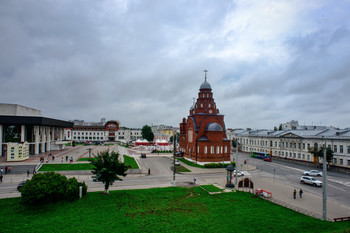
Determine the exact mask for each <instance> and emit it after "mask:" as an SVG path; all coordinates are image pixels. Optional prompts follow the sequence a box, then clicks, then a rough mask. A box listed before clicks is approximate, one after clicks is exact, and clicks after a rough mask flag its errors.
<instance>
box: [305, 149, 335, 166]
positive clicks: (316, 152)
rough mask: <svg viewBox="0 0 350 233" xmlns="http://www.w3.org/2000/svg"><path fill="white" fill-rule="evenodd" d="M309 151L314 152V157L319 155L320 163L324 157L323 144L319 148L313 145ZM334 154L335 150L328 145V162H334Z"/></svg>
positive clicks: (318, 160)
mask: <svg viewBox="0 0 350 233" xmlns="http://www.w3.org/2000/svg"><path fill="white" fill-rule="evenodd" d="M309 153H310V154H312V155H313V156H314V157H317V163H318V164H319V163H320V158H323V146H321V148H318V147H317V146H315V147H311V148H310V149H309ZM333 155H334V151H333V150H332V149H331V148H330V147H327V148H326V160H327V163H328V164H329V163H330V162H332V160H333Z"/></svg>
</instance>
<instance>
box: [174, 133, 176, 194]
mask: <svg viewBox="0 0 350 233" xmlns="http://www.w3.org/2000/svg"><path fill="white" fill-rule="evenodd" d="M173 141H174V156H173V157H174V161H173V171H174V173H173V186H174V187H175V186H176V181H175V171H176V167H175V153H176V144H175V143H176V133H175V131H174V137H173Z"/></svg>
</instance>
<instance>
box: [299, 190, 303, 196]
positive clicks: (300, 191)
mask: <svg viewBox="0 0 350 233" xmlns="http://www.w3.org/2000/svg"><path fill="white" fill-rule="evenodd" d="M299 197H300V198H303V190H302V189H300V190H299Z"/></svg>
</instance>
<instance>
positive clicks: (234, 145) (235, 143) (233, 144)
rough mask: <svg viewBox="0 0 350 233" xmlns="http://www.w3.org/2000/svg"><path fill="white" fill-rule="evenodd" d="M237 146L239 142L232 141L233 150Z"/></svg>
mask: <svg viewBox="0 0 350 233" xmlns="http://www.w3.org/2000/svg"><path fill="white" fill-rule="evenodd" d="M236 146H237V141H236V139H232V147H233V148H236Z"/></svg>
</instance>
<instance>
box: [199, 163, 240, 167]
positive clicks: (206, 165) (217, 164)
mask: <svg viewBox="0 0 350 233" xmlns="http://www.w3.org/2000/svg"><path fill="white" fill-rule="evenodd" d="M230 164H232V166H233V167H235V166H236V165H235V162H231V163H229V164H226V163H225V164H222V163H207V164H204V167H205V168H223V167H227V166H228V165H230Z"/></svg>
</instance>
